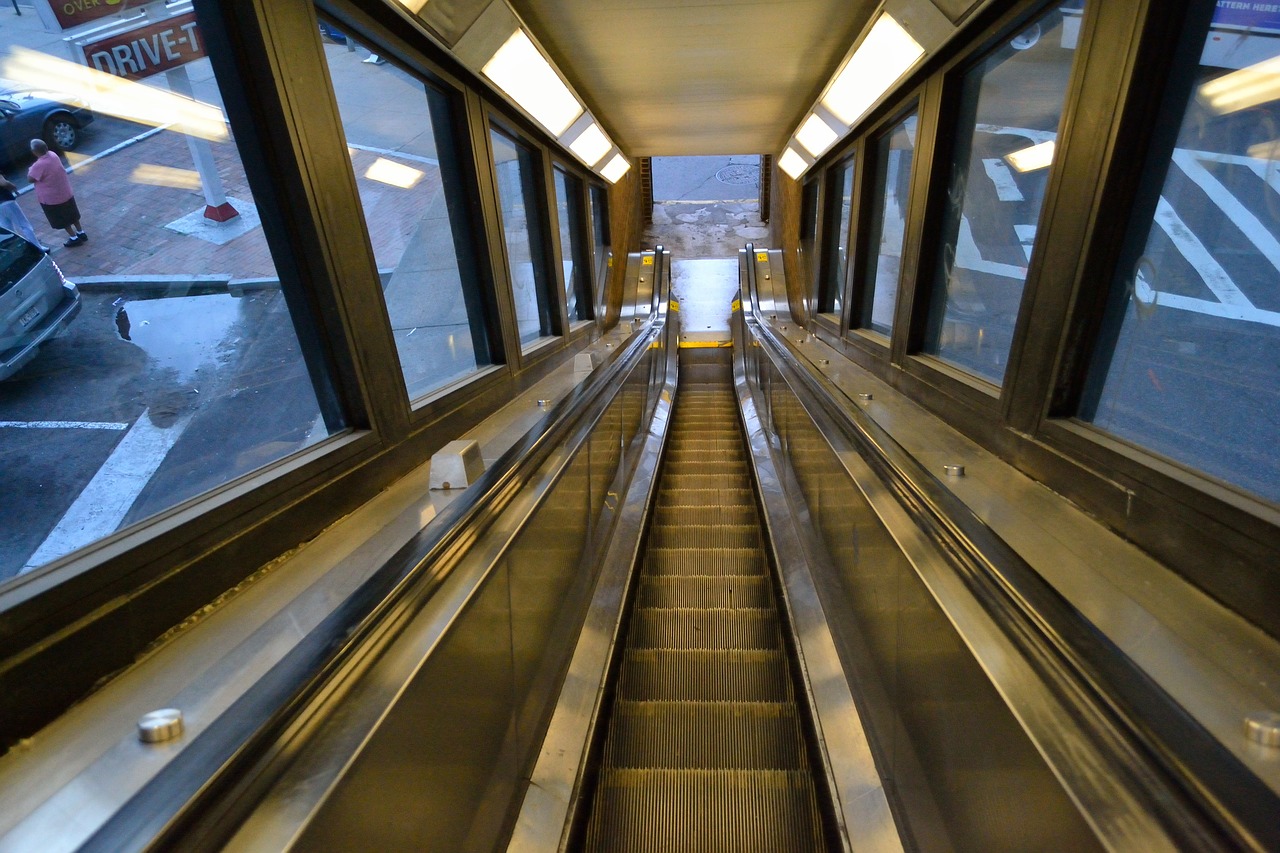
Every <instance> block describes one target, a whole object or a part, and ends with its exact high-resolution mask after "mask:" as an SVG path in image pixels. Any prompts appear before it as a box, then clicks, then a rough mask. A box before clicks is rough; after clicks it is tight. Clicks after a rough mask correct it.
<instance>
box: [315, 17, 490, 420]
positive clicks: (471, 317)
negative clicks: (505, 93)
mask: <svg viewBox="0 0 1280 853" xmlns="http://www.w3.org/2000/svg"><path fill="white" fill-rule="evenodd" d="M331 32H335V33H336V32H338V31H336V30H332V28H331ZM339 35H341V34H340V33H339ZM341 37H342V39H343V43H342V44H333V43H330V42H331V41H334V40H336V36H331V37H330V38H329V39H326V44H325V55H326V58H327V59H328V63H329V74H330V76H331V78H332V79H333V81H334V91H335V94H336V95H337V100H338V112H339V114H340V115H341V116H342V126H343V132H344V133H345V134H346V138H347V150H348V151H349V152H350V154H351V163H352V166H353V168H354V169H355V175H356V186H357V187H358V188H359V190H360V202H361V206H362V207H363V208H364V219H365V226H366V228H367V229H368V232H369V239H370V242H371V243H372V244H373V252H374V256H375V257H376V259H377V263H378V276H379V278H380V279H381V281H382V296H383V299H384V300H385V302H386V306H387V315H388V317H389V318H390V320H391V332H392V335H393V336H394V338H395V342H396V350H397V352H398V353H399V355H400V371H401V374H402V376H403V378H404V384H405V390H406V391H407V392H408V394H409V398H410V399H419V398H421V397H424V396H426V395H428V394H431V393H432V392H435V391H438V390H440V389H441V388H443V387H445V386H448V385H450V384H452V383H455V382H457V381H458V380H460V379H463V378H464V377H466V376H468V375H470V374H473V373H475V372H476V371H477V370H479V369H480V368H482V367H484V366H486V365H488V364H490V363H491V361H492V359H491V353H490V348H489V339H488V335H487V332H486V328H485V312H484V307H483V302H482V289H481V287H480V284H479V281H478V278H477V269H476V261H475V254H474V251H475V250H474V248H473V247H472V246H471V245H470V242H469V240H468V238H467V228H466V221H467V214H466V209H467V207H466V196H467V191H466V189H465V188H464V185H463V179H462V175H461V172H460V167H459V163H458V158H457V150H456V146H455V144H454V139H453V127H454V122H453V115H452V103H451V99H450V97H449V96H448V95H447V94H445V93H444V92H443V91H441V90H439V89H437V88H435V87H434V86H432V85H430V84H427V83H424V82H423V81H422V80H420V79H418V78H417V77H414V76H413V75H412V74H409V73H408V72H405V71H403V70H401V69H400V68H398V67H397V66H395V65H392V64H390V63H387V62H386V61H385V60H383V59H382V57H380V56H378V55H376V54H370V53H368V52H367V51H366V50H365V49H364V48H363V47H356V46H355V44H356V43H355V42H353V41H352V40H350V39H347V38H346V37H345V36H341ZM348 48H354V49H350V50H349V49H348ZM371 58H373V59H374V60H375V61H373V62H370V61H369V60H370V59H371Z"/></svg>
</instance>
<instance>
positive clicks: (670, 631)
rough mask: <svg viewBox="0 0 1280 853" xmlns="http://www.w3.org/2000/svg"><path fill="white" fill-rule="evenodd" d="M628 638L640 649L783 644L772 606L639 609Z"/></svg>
mask: <svg viewBox="0 0 1280 853" xmlns="http://www.w3.org/2000/svg"><path fill="white" fill-rule="evenodd" d="M628 642H629V644H630V645H631V647H633V648H637V649H776V648H780V646H781V638H780V636H779V634H778V617H777V615H776V614H775V613H774V612H773V610H772V609H763V608H757V609H754V610H748V609H745V608H743V609H737V610H708V609H703V608H656V607H647V608H641V609H637V610H636V612H635V614H634V615H633V616H632V622H631V636H630V637H629V638H628Z"/></svg>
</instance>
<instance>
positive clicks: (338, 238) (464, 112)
mask: <svg viewBox="0 0 1280 853" xmlns="http://www.w3.org/2000/svg"><path fill="white" fill-rule="evenodd" d="M195 9H196V14H197V20H198V22H199V25H200V27H201V31H202V36H203V39H204V41H205V43H206V45H207V49H208V53H209V56H210V59H211V62H212V64H213V68H214V72H215V75H216V77H217V80H218V83H219V86H220V88H221V90H222V94H223V101H224V104H225V109H226V112H227V116H228V120H229V121H230V124H231V127H232V129H233V132H234V135H235V138H236V142H237V146H238V150H239V153H240V155H241V159H242V160H243V162H244V168H245V171H246V174H247V176H248V178H249V183H250V186H251V187H252V191H253V193H254V199H255V203H256V204H257V206H258V207H259V209H260V210H261V212H262V214H263V215H262V220H263V229H264V231H265V232H266V234H267V239H268V243H269V246H270V249H271V254H272V258H273V259H274V260H275V262H276V266H277V268H278V269H279V272H280V275H281V278H282V283H283V285H284V287H285V288H286V289H294V290H295V291H296V295H297V297H298V305H297V307H294V306H293V304H292V303H291V308H293V310H294V312H296V313H295V316H296V318H297V319H296V320H295V326H296V327H297V328H298V329H299V335H300V337H303V338H304V340H303V346H304V349H306V348H311V350H310V351H309V355H311V357H314V358H321V359H324V364H326V366H327V368H328V370H329V371H330V375H332V377H333V388H334V392H333V395H332V400H329V401H326V402H324V403H323V405H324V406H325V407H326V408H325V410H326V411H333V407H334V406H336V407H337V409H336V411H338V412H340V413H341V415H342V416H343V418H344V420H345V423H346V424H347V428H346V429H345V430H344V431H342V432H340V433H338V434H336V435H333V436H330V437H329V438H327V439H324V440H322V441H320V442H318V443H316V444H315V445H313V446H311V447H308V448H304V449H303V450H301V451H299V452H297V453H294V454H291V455H289V456H287V457H284V458H282V459H280V460H277V461H275V462H273V463H270V464H268V465H266V466H264V467H262V468H260V469H258V470H256V471H253V472H251V473H249V474H246V475H244V476H242V477H239V478H237V479H235V480H233V481H231V482H228V483H226V484H224V485H223V486H221V487H219V488H217V489H214V490H212V491H210V492H208V493H206V494H202V495H200V496H197V497H195V498H191V499H189V500H187V501H184V502H183V503H181V504H178V505H176V506H174V507H172V508H170V509H169V510H166V511H164V512H162V513H159V514H157V515H156V516H154V517H152V518H149V519H146V520H144V521H142V522H140V523H138V524H136V525H133V526H131V527H130V528H128V529H126V530H123V531H119V532H117V533H115V534H112V535H111V536H108V537H105V538H103V539H102V540H100V541H98V542H96V543H93V544H91V545H88V546H86V547H85V548H82V549H80V550H79V551H77V552H75V553H74V554H71V555H68V556H67V557H64V558H62V559H60V560H57V561H54V562H52V563H51V564H50V565H49V566H47V567H43V568H41V569H38V570H36V571H34V572H31V573H30V574H28V575H25V576H23V578H21V579H19V580H18V581H15V582H13V583H12V584H9V585H7V586H6V588H5V589H4V590H3V591H0V719H2V720H4V724H3V725H2V726H0V737H2V738H3V739H4V741H5V745H6V746H7V745H8V744H10V743H12V742H13V741H15V740H16V739H17V738H21V737H27V736H29V735H31V734H32V733H33V732H35V731H37V730H38V729H39V728H40V727H41V726H42V725H44V724H45V723H47V722H49V721H50V720H52V719H53V718H55V717H56V716H58V715H59V714H61V713H62V712H63V711H65V710H66V708H67V707H68V706H70V705H71V704H72V703H74V702H75V701H77V700H78V699H80V698H82V697H83V696H84V695H85V694H87V693H88V692H90V691H91V690H93V689H94V687H95V685H96V684H98V683H99V682H100V681H102V680H103V679H105V678H107V677H108V676H110V675H111V674H112V673H114V672H117V671H119V670H121V669H123V668H125V667H127V666H128V665H129V664H131V663H132V662H133V661H134V660H135V659H136V658H137V656H138V655H139V654H142V653H143V652H144V651H145V649H146V648H147V646H148V645H149V644H151V643H152V642H154V641H155V640H157V639H158V638H160V637H161V636H163V635H164V634H165V633H166V632H167V631H169V630H170V629H172V628H173V627H174V626H176V625H179V624H181V623H182V622H183V621H184V620H186V619H187V618H188V617H190V616H191V615H192V614H193V613H197V612H199V611H201V610H202V609H203V608H205V607H207V606H208V605H209V603H210V602H212V601H215V600H217V599H218V598H219V597H220V596H222V595H224V594H226V593H228V591H230V590H233V589H234V588H236V587H237V585H239V584H241V583H243V582H245V581H246V579H247V578H249V577H251V576H252V575H253V574H254V573H256V572H258V570H259V569H261V567H263V566H265V565H267V564H269V563H270V562H271V561H272V560H274V559H276V558H277V557H279V556H280V554H281V553H283V552H286V551H288V550H289V549H291V548H294V547H296V546H297V545H298V544H299V543H301V542H304V541H306V540H307V539H310V538H312V537H313V536H315V535H318V534H319V533H320V532H321V531H322V530H324V529H325V528H326V527H328V526H329V525H331V524H332V522H333V521H334V520H335V519H336V518H339V517H341V516H343V515H345V514H347V513H349V512H351V511H353V510H354V509H356V508H357V507H359V506H360V505H362V504H364V503H365V502H367V501H368V500H370V499H372V498H374V497H375V496H376V495H377V494H378V493H380V492H381V491H383V490H384V489H385V488H386V487H387V486H389V485H390V484H391V483H393V482H395V481H396V480H398V479H400V478H401V477H403V476H404V475H405V474H408V473H409V472H410V471H412V470H413V469H414V468H417V467H419V466H420V465H421V464H422V463H423V462H424V461H425V460H426V459H428V458H429V457H430V455H431V454H432V453H433V452H435V450H437V449H439V448H440V447H441V446H443V445H444V444H445V443H447V442H448V441H449V440H451V439H452V438H455V437H456V436H457V435H459V434H461V433H463V432H465V431H466V430H468V429H470V428H472V427H474V426H475V425H477V424H478V423H480V422H481V421H482V420H483V419H484V418H486V417H488V416H489V415H490V414H492V413H493V412H495V411H496V410H497V409H499V408H500V407H501V406H502V405H504V404H505V403H506V401H507V400H509V399H510V397H511V394H512V393H514V392H515V391H517V390H519V389H521V388H525V387H528V385H529V384H531V383H532V382H534V381H537V380H538V379H539V378H541V377H542V376H544V375H545V374H546V373H547V372H548V371H549V370H551V369H552V368H553V367H554V366H555V365H556V364H558V363H559V361H558V360H556V359H554V358H553V356H555V355H557V354H559V355H561V356H563V354H564V353H565V352H566V350H567V342H566V341H565V340H564V339H563V338H558V339H556V340H555V341H554V345H550V346H545V347H543V348H542V349H541V350H540V351H539V352H538V353H537V357H536V358H528V357H527V356H526V357H524V358H519V357H517V358H506V359H505V360H501V359H503V356H502V355H500V354H501V353H503V352H505V347H507V346H508V342H507V341H506V340H505V339H504V338H503V337H502V336H501V335H498V336H495V337H494V338H493V346H494V350H495V356H494V361H495V362H497V363H496V364H495V365H494V367H493V368H491V369H490V370H488V371H485V372H482V373H481V374H478V375H476V376H474V377H470V378H469V379H468V381H465V382H463V383H460V384H459V385H457V386H451V387H449V388H447V389H442V392H441V393H440V394H439V395H438V396H435V397H429V398H425V399H424V400H423V401H422V402H421V404H420V405H416V406H414V407H411V406H410V403H409V400H408V395H407V391H406V389H405V383H404V380H403V374H402V373H401V372H400V364H399V359H398V356H397V353H396V348H395V342H394V339H393V337H392V334H391V330H390V325H389V323H388V322H387V318H386V316H385V308H384V307H379V308H378V309H376V310H374V309H371V308H370V306H375V305H376V306H382V305H383V300H382V295H381V286H380V280H379V277H378V275H377V264H376V260H375V258H374V256H373V252H372V247H371V241H370V240H369V237H368V234H367V230H366V228H365V227H364V216H363V209H362V207H361V204H360V199H359V193H358V191H357V187H356V183H355V177H354V172H353V170H352V168H351V164H350V157H349V155H348V153H347V148H346V141H345V135H344V133H343V129H342V120H341V116H340V115H339V113H338V109H337V104H336V98H335V96H334V93H333V91H332V87H331V83H330V79H329V74H328V69H327V63H326V60H325V56H324V48H323V45H322V42H321V38H320V31H319V26H318V17H317V15H318V12H323V13H324V14H325V15H326V16H327V17H329V18H332V19H334V20H336V21H337V22H339V23H340V24H341V25H342V27H343V28H344V29H345V30H346V31H348V32H353V33H356V34H357V37H358V38H359V39H360V40H361V41H362V42H363V43H364V44H370V45H376V47H377V49H378V52H379V53H380V54H382V55H384V56H387V57H388V58H390V57H395V58H396V59H397V60H398V61H399V64H401V66H402V67H404V68H406V69H407V70H409V71H410V72H411V73H413V74H415V75H416V76H418V77H420V78H429V79H431V80H432V81H433V82H435V83H436V84H438V85H442V86H444V87H445V88H446V89H451V90H453V91H455V92H459V93H460V95H461V99H462V102H461V107H460V108H458V109H457V110H456V111H455V114H454V122H455V124H457V123H459V122H460V123H461V125H462V131H461V132H460V133H458V135H457V136H456V137H455V138H456V140H457V142H458V144H459V146H460V150H459V152H458V154H459V159H460V160H461V161H462V162H461V163H460V165H461V169H462V172H463V176H462V177H463V179H464V181H466V182H467V184H468V186H469V187H471V188H472V191H473V192H474V194H475V195H474V200H477V201H478V204H476V205H475V208H476V210H475V213H474V219H473V221H474V222H476V223H479V226H478V227H474V226H473V230H474V234H475V241H476V251H477V254H478V258H477V271H478V278H479V279H480V285H481V287H482V290H483V291H484V292H485V294H487V295H486V297H485V298H487V299H490V300H491V304H492V305H496V306H497V310H498V313H497V314H496V315H492V316H490V317H489V318H488V320H489V322H490V323H492V324H494V325H495V326H497V327H498V328H502V327H503V325H504V324H505V323H506V322H508V320H510V321H512V322H513V318H512V316H511V315H510V313H509V312H508V313H503V309H502V306H501V303H500V299H499V298H498V296H499V294H500V293H501V290H502V288H499V287H498V286H497V284H496V282H497V279H498V277H497V275H496V274H495V272H494V267H493V260H492V255H493V252H492V247H493V243H494V240H495V236H496V237H497V238H499V239H500V237H501V232H500V231H498V230H495V228H494V220H493V216H494V214H495V209H494V208H495V206H496V197H495V196H494V194H493V185H492V178H491V176H490V175H488V168H487V166H488V162H489V159H490V158H489V154H488V149H487V147H486V146H487V140H488V138H489V137H488V134H489V129H488V127H489V117H490V116H491V115H501V116H502V117H503V120H504V121H506V123H507V124H508V125H515V126H517V127H523V125H521V124H520V122H519V121H518V118H517V119H515V120H513V119H511V118H510V117H509V116H508V115H507V113H505V112H504V110H505V108H504V107H500V106H496V105H495V104H493V103H492V102H491V101H490V100H487V99H489V98H490V97H491V96H490V95H488V94H486V93H487V92H488V89H487V86H486V85H485V84H484V83H483V81H480V80H479V79H477V78H476V77H475V75H473V74H471V73H470V72H469V71H467V70H466V69H465V68H463V67H462V66H461V65H460V64H458V62H457V61H456V60H455V59H454V58H453V57H452V56H451V55H450V54H449V53H448V52H447V51H446V50H444V49H443V48H441V47H440V46H439V45H438V44H437V43H436V42H434V41H433V39H432V37H431V35H430V34H429V32H428V31H427V30H426V29H425V28H424V27H423V26H421V25H420V24H418V23H416V22H414V21H413V20H411V19H410V18H409V17H408V15H407V13H405V12H403V11H402V10H400V9H398V8H396V7H395V4H381V3H364V2H359V0H316V2H315V3H314V4H313V3H312V2H302V3H294V2H290V3H274V2H271V0H217V2H215V0H195ZM317 81H319V82H317ZM454 103H455V106H456V105H457V103H458V102H457V101H455V102H454ZM519 135H520V136H522V137H524V139H525V140H528V139H534V140H539V142H537V143H535V147H536V148H537V149H538V150H539V151H540V153H541V155H542V156H543V157H544V158H545V156H546V153H545V152H546V151H547V150H549V149H553V148H555V145H556V143H554V141H548V140H546V139H545V137H544V135H542V134H540V133H538V132H536V130H535V131H532V132H531V131H527V130H526V131H525V132H522V133H520V134H519ZM526 144H527V143H526ZM555 150H559V149H555ZM562 153H563V155H564V156H566V157H567V156H568V152H562ZM468 156H469V157H470V159H469V160H468V159H467V158H468ZM544 190H545V187H544ZM543 198H544V200H545V198H546V194H545V192H544V195H543ZM608 200H609V196H608V194H606V201H608ZM353 221H355V222H359V223H361V226H360V227H357V228H352V227H351V222H353ZM308 336H310V340H308V339H307V337H308ZM51 674H57V677H51Z"/></svg>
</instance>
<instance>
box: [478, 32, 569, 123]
mask: <svg viewBox="0 0 1280 853" xmlns="http://www.w3.org/2000/svg"><path fill="white" fill-rule="evenodd" d="M481 71H482V72H483V73H484V76H486V77H488V78H489V79H490V80H492V81H493V82H494V83H495V84H497V86H498V88H499V89H501V90H502V91H503V92H505V93H506V94H507V95H508V96H509V97H510V98H511V100H513V101H515V102H516V103H517V104H519V105H520V106H521V107H523V108H524V109H525V111H526V112H528V113H529V115H531V116H533V117H534V118H536V119H537V120H538V121H539V122H541V123H542V126H543V127H545V128H546V129H547V130H549V131H551V135H552V136H559V135H560V134H562V133H564V132H565V131H566V130H568V129H569V125H571V124H573V122H574V121H575V120H576V119H577V118H578V116H580V115H582V112H583V110H582V105H581V104H579V103H578V99H577V98H575V97H574V95H573V92H571V91H569V87H568V86H566V85H565V84H564V81H563V80H561V79H560V75H559V74H556V70H555V69H554V68H552V67H551V63H550V62H548V61H547V60H546V57H544V56H543V55H542V53H541V52H540V51H539V50H538V48H537V47H535V46H534V44H533V42H532V41H530V39H529V36H528V35H526V34H525V31H524V30H516V31H515V32H514V33H512V35H511V38H509V39H507V42H506V44H504V45H503V46H502V47H500V48H498V52H497V53H495V54H494V55H493V58H492V59H490V60H489V61H488V62H486V63H485V65H484V68H482V69H481Z"/></svg>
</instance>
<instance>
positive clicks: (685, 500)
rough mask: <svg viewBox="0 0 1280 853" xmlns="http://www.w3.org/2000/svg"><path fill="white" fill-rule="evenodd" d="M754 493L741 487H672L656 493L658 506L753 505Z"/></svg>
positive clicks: (663, 507)
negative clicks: (681, 489) (681, 488)
mask: <svg viewBox="0 0 1280 853" xmlns="http://www.w3.org/2000/svg"><path fill="white" fill-rule="evenodd" d="M755 504H756V500H755V494H754V493H753V492H752V491H751V490H750V489H746V488H742V489H684V490H683V491H680V490H676V489H672V490H670V491H662V492H660V493H659V495H658V507H659V508H660V509H665V508H667V507H685V506H697V507H702V506H706V507H739V506H755Z"/></svg>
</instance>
